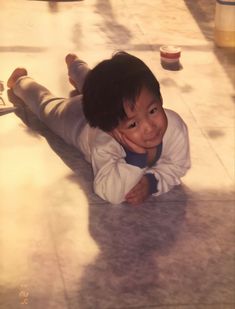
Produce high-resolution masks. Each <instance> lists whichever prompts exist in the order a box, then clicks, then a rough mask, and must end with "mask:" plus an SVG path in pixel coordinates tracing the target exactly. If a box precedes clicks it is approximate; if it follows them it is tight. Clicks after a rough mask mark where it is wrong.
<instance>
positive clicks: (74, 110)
mask: <svg viewBox="0 0 235 309" xmlns="http://www.w3.org/2000/svg"><path fill="white" fill-rule="evenodd" d="M15 71H16V72H17V70H15ZM12 75H13V76H14V72H13V73H12ZM11 78H12V76H11V77H10V78H9V81H10V80H11ZM10 84H11V83H9V82H8V85H9V87H10V88H12V90H13V92H14V93H15V95H16V96H18V97H19V98H20V99H21V100H23V101H24V102H25V104H26V105H27V106H28V107H29V109H30V110H31V111H32V112H33V113H34V114H35V115H37V117H38V118H39V119H40V120H41V121H42V122H44V123H45V124H46V125H47V126H48V127H49V128H50V129H51V130H52V131H53V132H55V133H56V134H57V135H59V136H60V137H62V138H63V139H64V140H65V141H66V142H67V143H69V144H73V145H74V146H76V147H78V148H79V144H78V141H79V139H78V136H79V134H80V131H81V129H82V127H83V126H84V125H85V119H84V116H83V113H82V105H81V96H76V97H73V98H71V99H64V98H57V97H55V96H54V95H53V94H52V93H51V92H50V91H49V90H48V89H47V88H45V87H43V86H42V85H40V84H38V83H36V82H35V81H34V80H33V79H32V78H30V77H28V76H25V75H23V76H21V77H18V79H17V80H16V82H15V83H13V85H12V86H10Z"/></svg>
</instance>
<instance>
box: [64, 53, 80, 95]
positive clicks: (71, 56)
mask: <svg viewBox="0 0 235 309" xmlns="http://www.w3.org/2000/svg"><path fill="white" fill-rule="evenodd" d="M76 60H78V56H77V55H75V54H68V55H67V56H66V57H65V62H66V64H67V68H68V72H69V68H70V66H71V64H72V63H73V62H74V61H76ZM69 82H70V84H71V85H72V86H73V87H74V88H75V89H76V84H75V82H74V81H73V79H72V78H71V76H69Z"/></svg>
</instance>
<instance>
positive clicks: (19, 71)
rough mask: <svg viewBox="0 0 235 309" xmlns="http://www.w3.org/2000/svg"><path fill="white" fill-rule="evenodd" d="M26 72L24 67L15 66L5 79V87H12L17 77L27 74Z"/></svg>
mask: <svg viewBox="0 0 235 309" xmlns="http://www.w3.org/2000/svg"><path fill="white" fill-rule="evenodd" d="M27 75H28V72H27V70H26V69H25V68H16V69H15V70H14V71H13V72H12V73H11V76H10V77H9V79H8V81H7V87H8V88H12V87H14V85H15V83H16V82H17V80H18V78H20V77H21V76H27Z"/></svg>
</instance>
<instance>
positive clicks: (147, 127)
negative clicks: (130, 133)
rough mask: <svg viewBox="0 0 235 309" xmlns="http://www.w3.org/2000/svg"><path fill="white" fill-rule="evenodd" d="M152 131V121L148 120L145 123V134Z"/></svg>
mask: <svg viewBox="0 0 235 309" xmlns="http://www.w3.org/2000/svg"><path fill="white" fill-rule="evenodd" d="M152 131H153V123H151V121H148V120H146V121H145V122H144V132H145V133H150V132H152Z"/></svg>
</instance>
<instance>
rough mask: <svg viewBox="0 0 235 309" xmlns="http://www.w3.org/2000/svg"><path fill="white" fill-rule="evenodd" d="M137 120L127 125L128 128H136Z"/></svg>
mask: <svg viewBox="0 0 235 309" xmlns="http://www.w3.org/2000/svg"><path fill="white" fill-rule="evenodd" d="M136 125H137V124H136V122H131V123H129V124H128V125H127V129H132V128H135V127H136Z"/></svg>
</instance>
